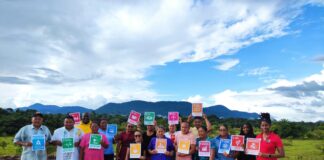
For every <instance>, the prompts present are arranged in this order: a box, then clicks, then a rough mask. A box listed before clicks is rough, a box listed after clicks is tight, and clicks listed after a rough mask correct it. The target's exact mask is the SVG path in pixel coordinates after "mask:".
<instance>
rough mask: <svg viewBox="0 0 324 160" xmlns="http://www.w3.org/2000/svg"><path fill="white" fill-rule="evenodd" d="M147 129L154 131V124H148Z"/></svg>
mask: <svg viewBox="0 0 324 160" xmlns="http://www.w3.org/2000/svg"><path fill="white" fill-rule="evenodd" d="M146 130H148V131H151V132H153V131H154V126H153V125H147V126H146Z"/></svg>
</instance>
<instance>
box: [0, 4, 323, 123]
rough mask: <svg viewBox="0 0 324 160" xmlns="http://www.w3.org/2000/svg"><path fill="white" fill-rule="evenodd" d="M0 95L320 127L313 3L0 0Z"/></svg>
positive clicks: (319, 60) (13, 104)
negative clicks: (258, 116) (183, 106)
mask: <svg viewBox="0 0 324 160" xmlns="http://www.w3.org/2000/svg"><path fill="white" fill-rule="evenodd" d="M0 97H1V98H0V106H1V107H4V108H9V107H10V108H17V107H23V106H29V105H31V104H34V103H42V104H55V105H60V106H71V105H73V106H74V105H79V106H84V107H88V108H91V109H96V108H98V107H100V106H102V105H104V104H106V103H109V102H117V103H118V102H127V101H131V100H145V101H153V102H156V101H188V102H201V103H203V104H204V107H208V106H212V105H218V104H221V105H225V106H226V107H228V108H229V109H231V110H239V111H245V112H256V113H260V112H269V113H270V114H271V116H272V117H273V118H276V119H288V120H291V121H318V120H324V0H285V1H282V0H273V1H257V0H233V1H228V0H218V1H216V0H215V1H211V0H193V1H190V0H177V1H167V0H165V1H158V0H157V1H132V0H129V1H118V0H111V1H105V0H93V1H83V0H81V1H80V0H70V1H63V0H55V1H54V0H50V1H46V2H44V1H42V0H30V1H23V0H0Z"/></svg>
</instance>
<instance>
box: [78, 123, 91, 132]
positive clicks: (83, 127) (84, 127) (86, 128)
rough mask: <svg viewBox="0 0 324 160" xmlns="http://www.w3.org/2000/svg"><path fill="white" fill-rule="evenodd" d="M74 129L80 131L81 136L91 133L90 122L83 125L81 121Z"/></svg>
mask: <svg viewBox="0 0 324 160" xmlns="http://www.w3.org/2000/svg"><path fill="white" fill-rule="evenodd" d="M75 127H76V128H79V129H81V131H82V132H83V134H87V133H91V121H90V122H89V123H88V124H84V123H82V121H81V122H80V124H78V125H76V126H75Z"/></svg>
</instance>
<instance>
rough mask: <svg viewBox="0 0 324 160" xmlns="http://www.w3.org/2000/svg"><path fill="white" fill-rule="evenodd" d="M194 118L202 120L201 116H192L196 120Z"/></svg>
mask: <svg viewBox="0 0 324 160" xmlns="http://www.w3.org/2000/svg"><path fill="white" fill-rule="evenodd" d="M196 119H199V120H202V119H203V118H202V117H197V116H196V117H194V120H196Z"/></svg>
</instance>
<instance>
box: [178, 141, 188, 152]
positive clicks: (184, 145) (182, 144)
mask: <svg viewBox="0 0 324 160" xmlns="http://www.w3.org/2000/svg"><path fill="white" fill-rule="evenodd" d="M189 149H190V140H180V141H179V144H178V152H179V153H184V154H189Z"/></svg>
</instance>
